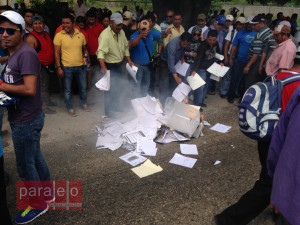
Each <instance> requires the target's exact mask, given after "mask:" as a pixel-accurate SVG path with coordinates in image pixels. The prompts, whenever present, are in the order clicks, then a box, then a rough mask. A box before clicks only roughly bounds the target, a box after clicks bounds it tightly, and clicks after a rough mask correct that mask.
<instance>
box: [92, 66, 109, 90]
mask: <svg viewBox="0 0 300 225" xmlns="http://www.w3.org/2000/svg"><path fill="white" fill-rule="evenodd" d="M95 86H96V87H97V88H98V89H99V90H101V91H109V90H110V70H107V71H106V73H105V74H104V76H103V77H102V78H101V79H100V80H99V81H98V82H97V83H96V84H95Z"/></svg>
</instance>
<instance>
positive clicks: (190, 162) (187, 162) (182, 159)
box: [170, 153, 197, 168]
mask: <svg viewBox="0 0 300 225" xmlns="http://www.w3.org/2000/svg"><path fill="white" fill-rule="evenodd" d="M196 162H197V159H194V158H190V157H186V156H183V155H180V154H178V153H175V155H174V156H173V158H172V159H171V160H170V163H172V164H176V165H179V166H184V167H188V168H193V166H194V165H195V163H196Z"/></svg>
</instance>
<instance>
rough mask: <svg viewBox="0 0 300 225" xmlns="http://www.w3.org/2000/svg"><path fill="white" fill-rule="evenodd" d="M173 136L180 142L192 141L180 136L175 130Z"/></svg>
mask: <svg viewBox="0 0 300 225" xmlns="http://www.w3.org/2000/svg"><path fill="white" fill-rule="evenodd" d="M172 133H173V135H174V136H175V137H176V138H177V140H178V141H189V140H191V139H190V138H187V137H185V136H183V135H181V134H179V133H178V132H176V131H175V130H172Z"/></svg>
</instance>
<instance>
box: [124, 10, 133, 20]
mask: <svg viewBox="0 0 300 225" xmlns="http://www.w3.org/2000/svg"><path fill="white" fill-rule="evenodd" d="M123 18H124V19H131V18H132V12H129V11H126V12H124V14H123Z"/></svg>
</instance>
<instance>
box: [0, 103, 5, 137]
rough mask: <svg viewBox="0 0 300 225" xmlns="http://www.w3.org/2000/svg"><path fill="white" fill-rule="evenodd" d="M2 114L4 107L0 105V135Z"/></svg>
mask: <svg viewBox="0 0 300 225" xmlns="http://www.w3.org/2000/svg"><path fill="white" fill-rule="evenodd" d="M3 116H4V107H0V137H1V132H2V123H3Z"/></svg>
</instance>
